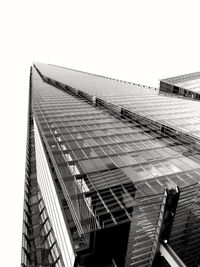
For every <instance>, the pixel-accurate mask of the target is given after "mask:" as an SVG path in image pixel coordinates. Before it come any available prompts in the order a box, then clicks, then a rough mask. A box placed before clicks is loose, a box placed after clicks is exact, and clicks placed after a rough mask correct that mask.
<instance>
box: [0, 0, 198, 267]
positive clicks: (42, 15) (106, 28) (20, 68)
mask: <svg viewBox="0 0 200 267" xmlns="http://www.w3.org/2000/svg"><path fill="white" fill-rule="evenodd" d="M2 2H4V3H2V4H1V7H0V27H1V31H0V37H1V41H0V46H1V48H0V54H1V56H0V66H1V75H0V77H1V81H0V82H1V105H0V119H1V131H0V135H1V154H0V155H1V161H0V162H1V172H0V173H1V183H0V185H1V187H0V208H1V213H0V214H1V219H0V252H1V260H0V265H1V266H6V267H10V266H19V264H20V255H21V230H22V208H23V189H24V167H25V143H26V123H27V104H28V81H29V67H30V65H31V64H32V61H40V62H44V63H52V64H57V65H61V66H65V67H70V68H75V69H79V70H83V71H88V72H92V73H96V74H102V75H105V76H110V77H113V78H118V79H124V80H128V81H132V82H136V83H142V84H146V85H151V86H158V80H159V79H161V78H167V77H171V76H175V75H179V74H184V73H189V72H194V71H200V53H199V52H200V37H199V32H200V30H199V26H200V15H199V10H200V2H199V0H197V1H194V0H190V1H184V0H182V1H179V0H176V1H175V0H168V1H163V0H157V1H156V0H151V1H149V0H146V1H145V0H140V1H135V0H130V1H129V0H124V1H118V0H107V1H104V0H93V1H89V0H83V1H81V0H80V1H76V0H71V1H67V0H65V1H60V0H57V1H51V0H48V1H47V0H40V1H39V0H32V1H31V0H26V1H23V0H17V1H16V0H15V1H14V0H13V1H9V0H5V1H2ZM2 148H3V149H2Z"/></svg>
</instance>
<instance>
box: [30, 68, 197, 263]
mask: <svg viewBox="0 0 200 267" xmlns="http://www.w3.org/2000/svg"><path fill="white" fill-rule="evenodd" d="M31 87H32V94H31V95H32V112H33V117H34V138H35V142H36V168H37V182H38V184H39V188H40V192H41V195H42V196H43V200H44V204H45V206H46V210H47V213H48V216H49V218H50V220H51V224H52V227H53V228H54V236H55V238H56V240H57V244H58V247H59V251H60V252H61V255H62V259H63V262H64V264H65V266H99V267H100V266H101V267H103V266H120V267H121V266H152V264H154V266H156V265H155V263H154V262H155V260H158V257H157V254H156V253H157V250H156V249H155V251H154V250H152V248H153V247H154V246H155V248H156V247H157V246H156V245H155V244H157V243H158V242H159V240H158V238H157V233H158V232H159V233H160V234H159V236H163V235H164V234H163V233H165V232H167V233H168V234H167V235H166V234H165V235H166V236H167V239H168V242H169V243H170V244H171V246H172V247H173V249H174V250H175V251H176V253H177V254H179V255H180V257H182V254H183V253H184V248H186V247H187V251H189V249H191V246H193V245H191V242H193V240H195V242H194V246H193V251H194V253H193V259H194V258H195V261H193V262H192V260H191V257H190V256H189V252H188V256H187V255H186V256H185V258H184V261H185V262H187V263H188V262H190V265H189V266H195V264H196V263H197V262H198V257H199V252H198V250H197V247H196V243H198V242H200V240H199V239H200V237H198V236H199V235H197V236H196V235H195V234H196V228H195V229H193V228H192V227H191V225H189V226H188V224H187V221H188V220H189V221H190V220H191V224H194V223H197V224H198V212H199V202H198V184H199V182H200V154H199V143H198V136H199V134H200V127H199V126H198V125H200V121H199V113H200V108H199V103H198V102H197V101H191V100H187V99H180V98H175V97H169V96H163V95H159V94H158V91H157V90H155V89H154V88H148V87H145V86H140V85H136V84H133V83H128V82H123V81H118V80H114V79H110V78H107V77H102V76H97V75H93V74H88V73H84V72H79V71H74V70H71V69H65V68H61V67H57V66H52V65H45V64H41V63H37V64H35V65H34V67H33V71H32V79H31ZM198 123H199V124H198ZM177 186H178V187H177ZM195 186H196V187H195ZM193 187H194V188H193ZM166 188H179V190H180V202H178V204H176V205H174V206H175V207H176V206H177V214H178V215H177V217H175V219H174V217H173V216H174V215H173V216H172V217H173V220H172V218H170V216H169V214H170V212H169V210H170V204H169V206H168V204H166V203H168V198H170V197H171V196H170V194H169V197H168V196H167V195H166V192H165V189H166ZM191 192H193V195H192V196H193V198H194V199H193V200H192V201H190V198H188V199H187V198H186V196H187V194H190V193H191ZM169 202H170V201H169ZM175 202H176V201H175ZM184 203H186V204H184ZM166 207H168V210H167V211H165V210H166ZM183 209H184V212H183ZM163 210H164V211H163ZM173 213H175V212H174V211H173ZM179 214H180V215H179ZM191 214H192V215H191ZM179 216H180V217H181V216H182V217H181V218H182V222H183V223H180V221H179ZM161 218H162V219H161ZM166 218H167V219H166ZM58 220H59V221H58ZM166 220H169V222H170V223H168V224H166V222H165V221H166ZM173 222H174V224H173ZM172 224H173V227H172ZM160 225H161V226H160ZM162 225H164V228H165V229H164V228H163V227H162ZM169 225H171V226H170V227H169ZM177 227H180V239H181V237H182V236H184V234H185V233H186V232H188V233H189V234H185V237H183V238H182V241H181V242H182V243H181V242H180V243H177V241H176V240H175V239H174V236H176V235H178V232H177V230H176V229H177ZM163 229H164V230H163ZM166 229H168V230H166ZM61 231H64V232H61ZM186 239H187V240H186ZM119 240H120V242H121V247H120V248H119V246H118V245H117V244H118V242H119ZM184 242H185V243H184ZM186 243H187V244H186ZM183 244H185V245H183ZM192 244H193V243H192ZM190 245H191V246H190ZM157 249H158V248H157ZM152 251H153V252H152ZM102 254H103V255H104V257H102ZM159 261H160V263H159V264H160V265H159V266H164V263H163V265H162V262H163V261H162V260H161V259H160V260H159ZM73 264H74V265H73ZM25 266H26V265H25Z"/></svg>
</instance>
